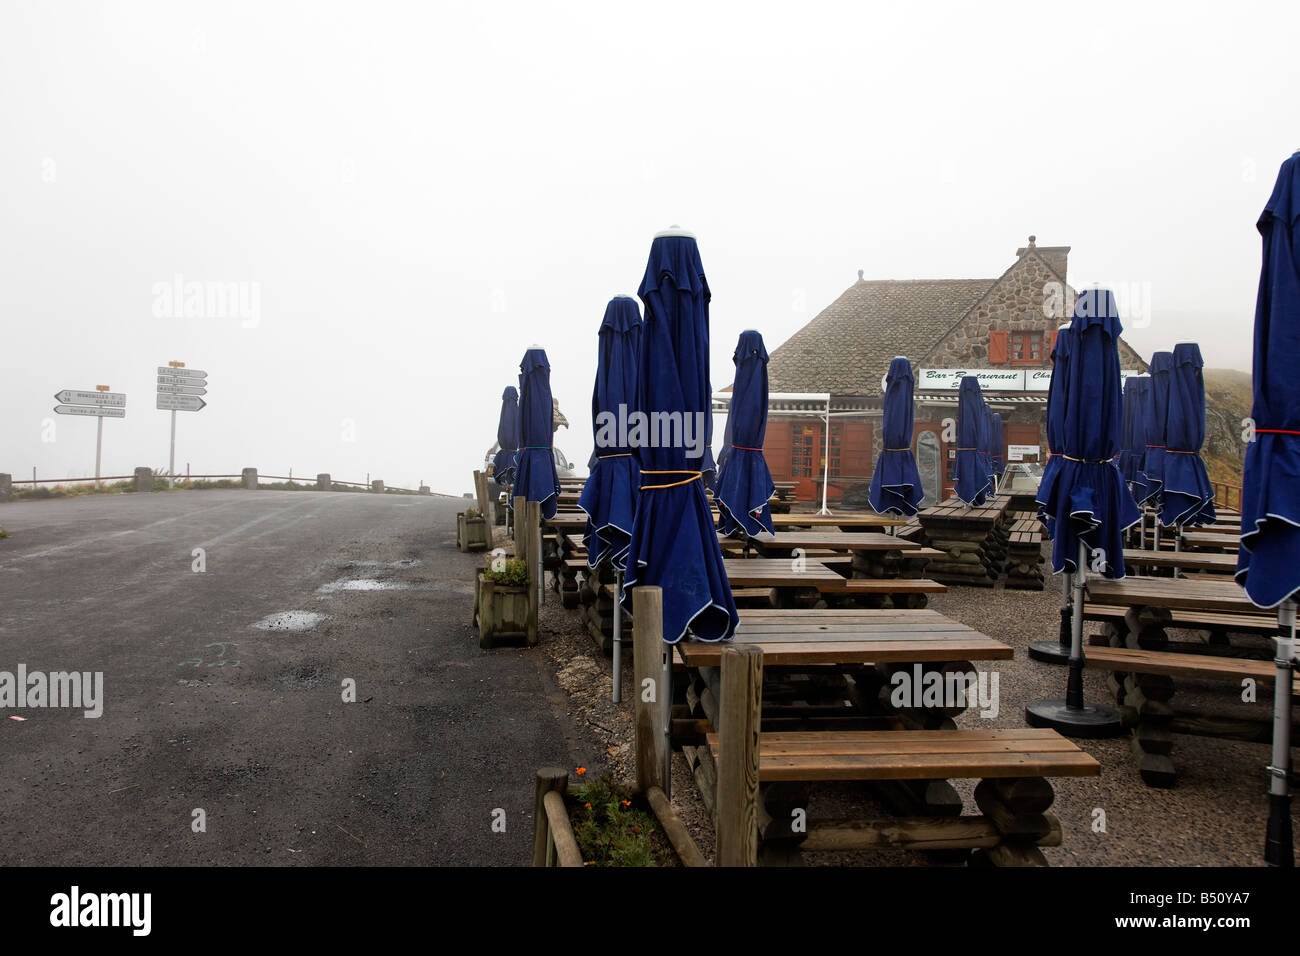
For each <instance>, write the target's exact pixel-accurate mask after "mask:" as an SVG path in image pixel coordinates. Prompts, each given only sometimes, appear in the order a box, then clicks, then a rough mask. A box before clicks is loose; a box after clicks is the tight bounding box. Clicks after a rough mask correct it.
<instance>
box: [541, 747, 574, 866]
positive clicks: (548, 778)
mask: <svg viewBox="0 0 1300 956" xmlns="http://www.w3.org/2000/svg"><path fill="white" fill-rule="evenodd" d="M568 786H569V773H568V771H567V770H561V769H559V768H558V767H543V768H542V769H541V770H539V771H537V794H536V799H535V800H534V801H533V866H546V859H547V855H548V853H547V851H548V849H549V847H550V842H551V828H550V825H549V824H548V823H547V819H546V803H545V801H546V795H547V794H548V793H550V792H551V791H552V790H556V791H558V792H559V793H560V794H561V795H563V794H564V791H565V790H566V789H567V788H568Z"/></svg>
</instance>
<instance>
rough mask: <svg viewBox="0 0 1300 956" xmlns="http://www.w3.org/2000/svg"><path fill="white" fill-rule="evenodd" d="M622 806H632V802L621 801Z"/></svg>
mask: <svg viewBox="0 0 1300 956" xmlns="http://www.w3.org/2000/svg"><path fill="white" fill-rule="evenodd" d="M623 806H625V807H630V806H632V801H631V800H624V801H623Z"/></svg>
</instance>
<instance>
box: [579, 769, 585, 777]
mask: <svg viewBox="0 0 1300 956" xmlns="http://www.w3.org/2000/svg"><path fill="white" fill-rule="evenodd" d="M586 772H587V768H586V767H579V768H578V776H579V777H581V776H582V775H583V774H584V773H586Z"/></svg>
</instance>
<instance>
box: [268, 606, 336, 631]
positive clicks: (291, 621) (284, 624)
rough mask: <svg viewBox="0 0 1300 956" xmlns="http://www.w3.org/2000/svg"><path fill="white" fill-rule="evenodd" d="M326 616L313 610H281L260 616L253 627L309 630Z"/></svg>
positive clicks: (278, 629)
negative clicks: (266, 615)
mask: <svg viewBox="0 0 1300 956" xmlns="http://www.w3.org/2000/svg"><path fill="white" fill-rule="evenodd" d="M328 617H329V615H328V614H318V613H316V612H315V611H281V612H279V613H278V614H272V615H270V616H268V617H264V618H262V619H261V620H260V621H258V622H257V623H256V624H254V625H253V627H259V628H261V629H262V630H264V631H310V630H311V629H312V628H313V627H315V626H316V625H317V624H319V623H320V622H321V621H323V620H325V619H326V618H328Z"/></svg>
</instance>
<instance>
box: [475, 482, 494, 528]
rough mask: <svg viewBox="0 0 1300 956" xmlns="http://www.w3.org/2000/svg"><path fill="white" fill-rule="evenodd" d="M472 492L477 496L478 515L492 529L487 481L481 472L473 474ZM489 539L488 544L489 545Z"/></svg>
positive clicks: (490, 502)
mask: <svg viewBox="0 0 1300 956" xmlns="http://www.w3.org/2000/svg"><path fill="white" fill-rule="evenodd" d="M474 492H475V494H477V495H478V513H479V514H481V515H482V516H483V520H484V521H485V522H487V525H488V527H489V528H491V527H492V521H493V518H492V501H491V499H490V498H489V497H488V479H487V475H485V474H484V473H483V472H481V471H476V472H474ZM491 543H492V542H491V538H490V537H489V540H488V544H491Z"/></svg>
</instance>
